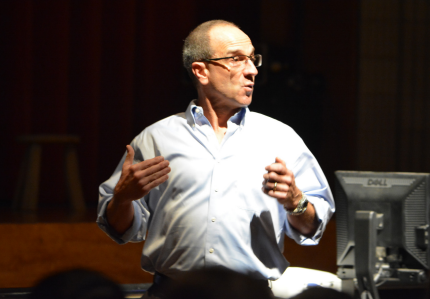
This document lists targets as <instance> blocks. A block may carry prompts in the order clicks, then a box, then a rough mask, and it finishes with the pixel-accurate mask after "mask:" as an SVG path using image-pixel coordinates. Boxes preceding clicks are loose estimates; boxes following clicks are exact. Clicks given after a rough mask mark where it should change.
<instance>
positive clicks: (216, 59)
mask: <svg viewBox="0 0 430 299" xmlns="http://www.w3.org/2000/svg"><path fill="white" fill-rule="evenodd" d="M239 56H246V57H248V60H251V61H252V63H253V64H254V61H255V60H256V57H260V64H259V65H256V64H254V65H255V67H260V66H261V65H262V64H263V56H262V55H261V54H255V55H235V56H230V57H220V58H210V59H202V60H203V61H206V62H211V61H218V60H222V59H230V58H233V59H234V58H235V57H239ZM253 59H254V61H253ZM245 63H246V61H245Z"/></svg>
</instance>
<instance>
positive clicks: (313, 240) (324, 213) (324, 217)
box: [286, 195, 333, 246]
mask: <svg viewBox="0 0 430 299" xmlns="http://www.w3.org/2000/svg"><path fill="white" fill-rule="evenodd" d="M307 198H308V201H309V202H310V203H311V204H312V205H313V206H314V208H315V217H316V218H317V219H318V228H317V230H316V232H315V233H314V234H313V236H311V237H309V236H308V237H306V236H304V235H302V234H301V233H300V232H299V231H297V230H296V229H295V228H294V227H292V226H291V224H290V222H289V221H288V219H287V221H286V226H287V235H288V236H289V237H290V238H291V239H293V240H294V241H296V243H298V244H300V245H307V246H312V245H318V243H319V241H320V239H321V237H322V235H323V232H324V230H325V227H326V225H327V222H328V221H329V220H330V218H331V215H332V214H333V212H332V211H331V209H330V206H329V204H328V203H327V202H326V201H325V200H324V199H323V198H319V197H316V196H309V195H307Z"/></svg>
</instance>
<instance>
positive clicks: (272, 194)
mask: <svg viewBox="0 0 430 299" xmlns="http://www.w3.org/2000/svg"><path fill="white" fill-rule="evenodd" d="M261 190H262V191H263V193H265V194H267V195H269V196H270V197H274V198H276V199H281V200H285V198H286V197H287V195H288V194H287V192H283V191H278V188H276V191H273V189H270V190H269V189H266V188H264V187H263V188H262V189H261Z"/></svg>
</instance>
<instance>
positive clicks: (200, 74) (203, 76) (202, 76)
mask: <svg viewBox="0 0 430 299" xmlns="http://www.w3.org/2000/svg"><path fill="white" fill-rule="evenodd" d="M191 70H192V71H193V74H194V76H196V79H197V80H198V81H199V82H200V84H202V85H206V84H208V75H209V70H208V69H207V68H206V64H205V63H204V62H200V61H195V62H193V63H192V64H191Z"/></svg>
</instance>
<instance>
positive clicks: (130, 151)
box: [122, 145, 134, 170]
mask: <svg viewBox="0 0 430 299" xmlns="http://www.w3.org/2000/svg"><path fill="white" fill-rule="evenodd" d="M126 148H127V156H125V161H124V164H123V165H122V169H123V170H124V168H125V167H129V166H131V165H133V159H134V149H133V148H132V147H131V146H130V145H127V146H126Z"/></svg>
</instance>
